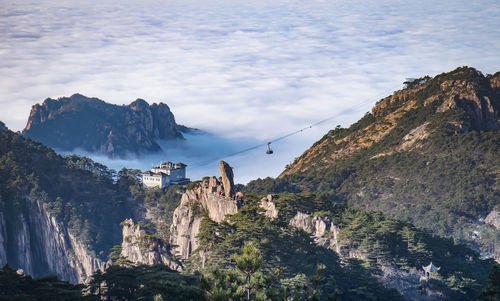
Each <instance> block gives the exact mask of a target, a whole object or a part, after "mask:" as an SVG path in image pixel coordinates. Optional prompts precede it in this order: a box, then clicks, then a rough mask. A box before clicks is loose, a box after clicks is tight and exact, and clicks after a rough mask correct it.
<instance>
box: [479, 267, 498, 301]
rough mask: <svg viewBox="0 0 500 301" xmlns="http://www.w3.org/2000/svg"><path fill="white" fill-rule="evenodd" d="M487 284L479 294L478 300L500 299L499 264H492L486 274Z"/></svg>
mask: <svg viewBox="0 0 500 301" xmlns="http://www.w3.org/2000/svg"><path fill="white" fill-rule="evenodd" d="M488 279H489V282H488V286H487V287H486V288H485V289H484V290H483V291H482V292H481V294H479V296H478V298H477V299H478V300H480V301H494V300H500V265H498V264H494V265H493V266H492V267H491V270H490V274H489V276H488Z"/></svg>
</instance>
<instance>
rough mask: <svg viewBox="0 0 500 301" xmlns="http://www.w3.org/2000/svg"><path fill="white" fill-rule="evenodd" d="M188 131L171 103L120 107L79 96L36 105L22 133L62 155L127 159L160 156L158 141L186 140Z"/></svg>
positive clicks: (141, 103)
mask: <svg viewBox="0 0 500 301" xmlns="http://www.w3.org/2000/svg"><path fill="white" fill-rule="evenodd" d="M183 130H185V127H181V126H178V125H177V124H176V122H175V118H174V115H173V114H172V112H171V111H170V108H169V107H168V106H167V105H166V104H163V103H160V104H153V105H149V104H148V103H147V102H146V101H144V100H143V99H137V100H136V101H134V102H132V103H131V104H130V105H128V106H117V105H112V104H108V103H105V102H104V101H102V100H99V99H97V98H88V97H85V96H83V95H80V94H75V95H73V96H71V97H63V98H59V99H57V100H56V99H51V98H47V99H46V100H45V101H44V102H43V103H42V104H36V105H34V106H33V107H32V109H31V113H30V116H29V119H28V123H27V124H26V127H25V129H24V130H23V134H24V135H26V136H28V137H30V138H33V139H36V140H39V141H41V142H43V143H44V144H46V145H49V146H51V147H54V148H58V149H61V150H73V149H75V148H80V149H82V150H85V151H88V152H95V153H102V154H106V155H109V156H111V157H126V156H127V155H128V154H134V155H137V154H140V153H144V152H155V151H160V150H161V148H160V146H159V145H158V143H157V142H156V140H159V139H183V135H182V133H181V131H183Z"/></svg>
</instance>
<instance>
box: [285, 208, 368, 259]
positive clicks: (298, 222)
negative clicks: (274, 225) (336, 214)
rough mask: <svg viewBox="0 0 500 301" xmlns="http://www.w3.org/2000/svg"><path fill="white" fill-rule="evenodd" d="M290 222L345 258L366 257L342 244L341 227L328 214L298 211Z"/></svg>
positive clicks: (315, 240) (317, 242)
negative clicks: (321, 214) (312, 214)
mask: <svg viewBox="0 0 500 301" xmlns="http://www.w3.org/2000/svg"><path fill="white" fill-rule="evenodd" d="M289 224H290V226H293V227H295V228H298V229H302V230H304V231H305V232H306V233H308V234H309V235H311V237H312V238H313V239H314V242H315V243H316V244H317V245H319V246H322V247H324V248H328V249H331V250H334V251H336V252H337V253H338V254H339V255H340V256H341V257H343V258H359V259H364V258H365V257H364V256H362V254H361V253H360V252H359V251H357V250H353V249H350V248H348V247H346V246H344V245H343V244H342V242H341V240H340V237H339V232H340V228H339V227H338V226H336V225H335V224H333V222H332V220H331V218H329V217H327V216H320V215H314V216H311V215H310V214H306V213H302V212H297V214H296V215H295V216H294V217H293V218H292V219H291V220H290V222H289Z"/></svg>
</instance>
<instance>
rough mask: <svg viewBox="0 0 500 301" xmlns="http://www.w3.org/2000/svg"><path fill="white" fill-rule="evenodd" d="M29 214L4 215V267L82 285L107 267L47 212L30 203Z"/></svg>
mask: <svg viewBox="0 0 500 301" xmlns="http://www.w3.org/2000/svg"><path fill="white" fill-rule="evenodd" d="M25 205H26V211H25V212H22V213H19V214H17V215H15V216H9V215H4V214H3V213H2V214H0V265H3V264H5V263H9V265H11V266H13V267H17V268H22V269H23V270H24V271H25V272H26V273H27V274H29V275H34V276H41V275H45V274H47V273H51V274H56V275H58V276H59V277H60V278H62V279H65V280H68V281H70V282H72V283H81V282H86V281H88V280H89V277H90V276H91V275H92V273H93V272H94V271H96V270H97V269H101V268H103V266H104V263H103V262H102V261H101V260H100V259H98V258H97V257H96V256H95V254H94V253H93V252H91V251H89V250H88V249H87V248H86V246H85V245H83V244H82V243H80V242H79V241H77V240H76V239H75V237H74V236H73V235H72V234H71V233H69V232H68V230H67V229H66V228H65V227H64V226H62V225H61V224H60V223H58V222H57V221H56V219H55V218H54V217H52V216H50V214H48V212H47V211H46V210H45V209H44V208H43V205H42V203H41V202H40V201H38V200H31V199H26V203H25Z"/></svg>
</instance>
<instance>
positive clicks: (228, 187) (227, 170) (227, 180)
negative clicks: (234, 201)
mask: <svg viewBox="0 0 500 301" xmlns="http://www.w3.org/2000/svg"><path fill="white" fill-rule="evenodd" d="M219 167H220V174H221V177H222V185H223V186H224V194H225V195H226V197H228V198H233V197H234V195H235V191H234V182H233V177H234V175H233V169H232V168H231V166H229V164H227V163H226V162H224V161H222V160H221V161H220V164H219Z"/></svg>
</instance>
